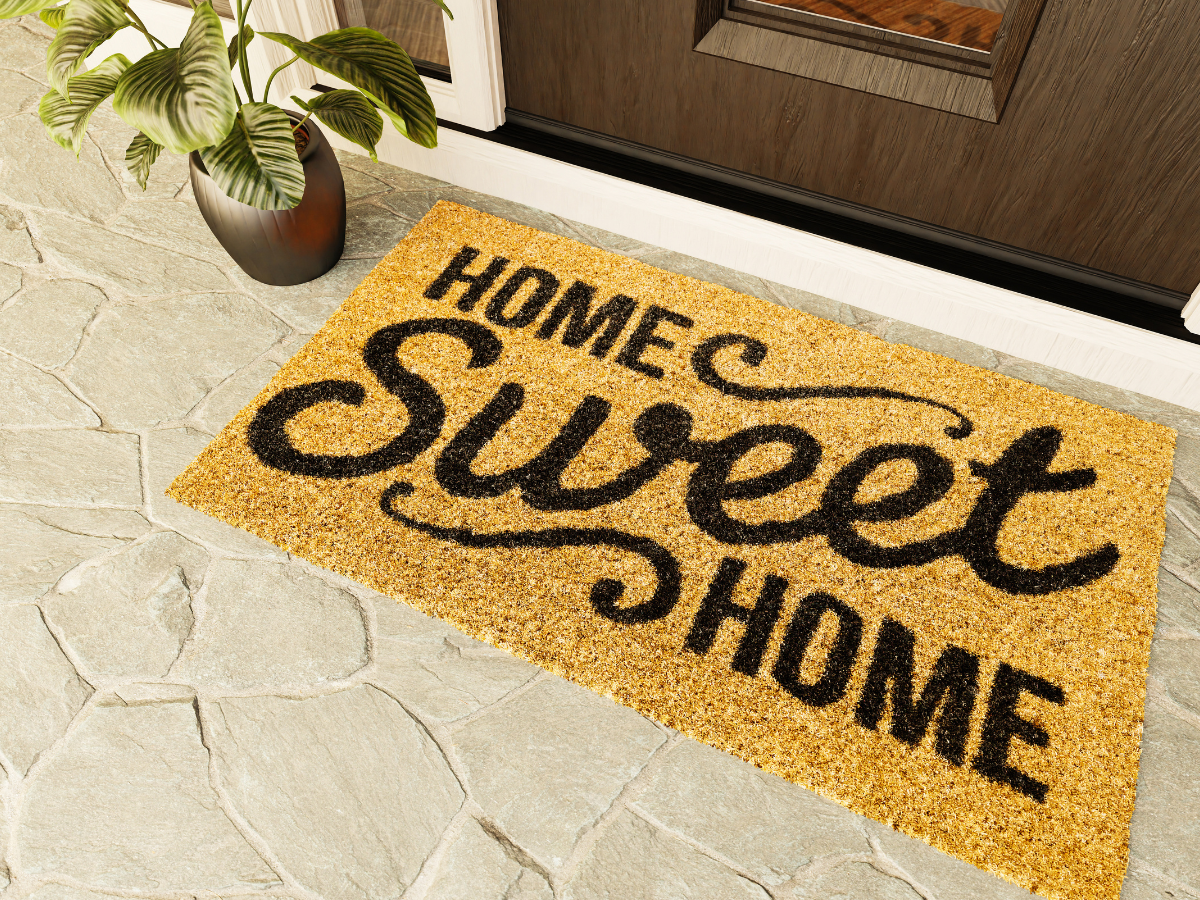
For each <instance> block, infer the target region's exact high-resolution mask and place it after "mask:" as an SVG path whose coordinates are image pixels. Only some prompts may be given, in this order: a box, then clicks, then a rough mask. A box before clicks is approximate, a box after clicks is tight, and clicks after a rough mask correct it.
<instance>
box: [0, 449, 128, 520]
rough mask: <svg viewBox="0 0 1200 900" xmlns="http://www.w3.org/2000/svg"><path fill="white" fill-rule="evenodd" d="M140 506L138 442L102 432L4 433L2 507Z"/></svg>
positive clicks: (0, 462) (0, 474)
mask: <svg viewBox="0 0 1200 900" xmlns="http://www.w3.org/2000/svg"><path fill="white" fill-rule="evenodd" d="M4 501H7V502H15V503H63V504H77V505H89V506H125V507H133V506H138V505H140V504H141V502H142V484H141V472H140V469H139V462H138V438H137V435H133V434H113V433H109V432H101V431H82V430H69V431H22V432H0V502H4Z"/></svg>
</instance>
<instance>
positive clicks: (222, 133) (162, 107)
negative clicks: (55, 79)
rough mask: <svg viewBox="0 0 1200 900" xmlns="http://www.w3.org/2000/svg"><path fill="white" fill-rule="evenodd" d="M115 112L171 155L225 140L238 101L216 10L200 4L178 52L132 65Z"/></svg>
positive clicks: (163, 53) (152, 55) (120, 87)
mask: <svg viewBox="0 0 1200 900" xmlns="http://www.w3.org/2000/svg"><path fill="white" fill-rule="evenodd" d="M71 2H72V3H78V2H79V0H71ZM113 109H114V110H115V111H116V113H117V115H119V116H120V117H121V118H122V119H124V120H125V121H126V122H128V123H129V124H130V125H132V126H133V127H134V128H136V129H138V130H139V131H141V132H142V133H143V134H145V135H146V136H147V137H149V138H150V139H151V140H152V141H154V142H155V143H156V144H161V145H162V146H164V147H166V148H167V149H168V150H170V151H171V152H172V153H189V152H191V151H192V150H199V149H200V148H201V147H210V146H212V145H213V144H219V143H221V141H223V140H225V137H226V135H228V134H229V129H230V128H232V127H233V120H234V118H235V116H236V115H237V99H236V96H235V94H234V92H233V77H232V76H231V75H230V73H229V55H228V51H227V49H226V47H225V35H224V34H223V33H222V32H221V20H220V19H219V18H218V17H217V14H216V13H215V12H213V8H212V4H210V3H209V2H207V0H205V2H203V3H199V4H197V6H196V10H195V12H194V13H192V23H191V24H190V25H189V26H188V30H187V34H185V35H184V36H183V41H182V42H181V43H180V44H179V49H178V50H155V51H154V52H153V53H150V54H148V55H146V56H144V57H142V59H141V60H139V61H138V62H136V63H134V64H133V67H132V68H131V69H130V70H129V71H128V72H126V73H125V74H124V75H123V76H122V77H121V80H120V81H119V82H118V83H117V94H116V96H115V97H114V98H113Z"/></svg>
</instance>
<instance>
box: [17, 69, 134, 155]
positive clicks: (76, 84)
mask: <svg viewBox="0 0 1200 900" xmlns="http://www.w3.org/2000/svg"><path fill="white" fill-rule="evenodd" d="M131 65H132V63H130V62H129V60H128V59H127V58H126V57H125V55H124V54H123V53H114V54H113V55H112V56H110V57H109V58H108V59H106V60H105V61H104V62H102V63H100V65H98V66H96V68H94V69H90V70H88V71H87V72H85V73H84V74H82V75H76V76H75V77H74V78H72V79H71V82H70V85H71V99H70V100H68V99H67V98H66V97H64V96H63V95H62V94H60V93H59V92H58V91H55V90H52V91H50V92H49V93H47V94H46V96H44V97H43V98H42V102H41V103H39V104H38V115H39V116H41V118H42V124H43V125H45V126H46V130H47V131H48V132H50V137H52V138H53V139H54V142H55V143H56V144H58V145H59V146H60V147H66V148H67V149H68V150H74V151H75V156H76V157H78V156H79V150H80V148H81V147H82V146H83V136H84V134H86V133H87V126H88V120H89V119H91V117H92V113H94V112H95V111H96V107H97V106H99V105H100V104H101V103H103V102H104V101H105V100H106V99H108V97H109V95H110V94H112V92H113V91H115V90H116V89H117V79H118V78H120V77H121V75H122V74H123V73H124V72H125V70H126V69H128V68H129V67H130V66H131Z"/></svg>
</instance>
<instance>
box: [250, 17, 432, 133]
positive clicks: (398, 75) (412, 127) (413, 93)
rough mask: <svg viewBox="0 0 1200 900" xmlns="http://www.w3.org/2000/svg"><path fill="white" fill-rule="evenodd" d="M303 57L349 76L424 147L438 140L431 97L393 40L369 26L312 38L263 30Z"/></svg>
mask: <svg viewBox="0 0 1200 900" xmlns="http://www.w3.org/2000/svg"><path fill="white" fill-rule="evenodd" d="M259 34H260V35H262V36H263V37H265V38H270V39H271V40H273V41H277V42H278V43H280V44H283V45H284V46H285V47H287V48H288V49H289V50H291V51H292V52H293V53H295V54H297V55H298V56H299V57H300V58H301V59H302V60H304V61H305V62H306V63H309V64H310V65H313V66H316V67H317V68H318V69H321V70H323V71H325V72H328V73H330V74H331V75H336V76H337V77H338V78H341V79H342V80H343V81H348V82H349V83H350V84H352V85H354V86H355V87H356V88H358V89H359V90H360V91H362V92H363V93H364V94H366V95H367V97H369V98H370V99H371V100H372V101H373V102H374V103H375V105H376V106H378V107H379V108H380V109H382V110H383V112H384V113H386V114H387V116H388V118H389V119H391V120H392V124H393V125H395V126H396V130H397V131H399V132H400V133H401V134H403V135H404V136H405V137H407V138H408V139H409V140H411V141H414V142H415V143H418V144H420V145H421V146H423V147H436V146H437V118H436V116H435V114H434V111H433V100H431V99H430V97H429V92H428V91H426V90H425V85H424V84H423V83H422V82H421V76H420V75H418V74H417V70H416V69H414V68H413V64H412V60H411V59H409V58H408V54H407V53H405V52H404V51H403V50H402V49H400V46H399V45H398V44H396V42H395V41H390V40H388V39H387V38H385V37H384V36H383V35H382V34H380V33H379V32H378V31H372V30H371V29H370V28H357V27H356V28H341V29H339V30H337V31H331V32H329V33H328V34H323V35H321V36H320V37H317V38H313V39H312V40H311V41H301V40H297V39H296V38H294V37H292V36H291V35H290V34H279V33H277V32H266V31H260V32H259Z"/></svg>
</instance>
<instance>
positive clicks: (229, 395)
mask: <svg viewBox="0 0 1200 900" xmlns="http://www.w3.org/2000/svg"><path fill="white" fill-rule="evenodd" d="M278 371H279V363H277V362H275V360H273V359H257V360H255V361H254V362H252V363H250V365H248V366H247V367H246V368H245V369H243V370H242V371H240V372H238V373H237V374H235V375H234V376H233V377H232V378H230V379H229V380H228V381H226V382H225V383H224V384H222V385H221V386H220V387H218V388H216V389H215V390H214V391H213V392H212V393H211V394H209V395H208V396H207V397H205V398H204V403H203V404H202V405H201V406H200V407H199V409H198V410H197V411H196V413H195V418H196V420H197V421H198V422H199V423H200V424H201V425H203V426H204V428H205V430H206V431H208V432H210V433H212V434H216V433H217V432H218V431H220V430H221V429H222V428H224V427H225V426H226V425H228V424H229V422H230V421H231V420H232V419H233V417H234V416H236V415H237V414H238V413H240V412H241V411H242V410H243V409H244V408H245V407H246V405H247V404H248V403H249V402H250V401H251V400H253V399H254V398H255V397H256V396H257V395H258V392H259V391H261V390H262V389H263V388H264V387H266V386H267V382H269V381H270V380H271V378H272V377H273V376H274V375H275V373H276V372H278Z"/></svg>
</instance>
